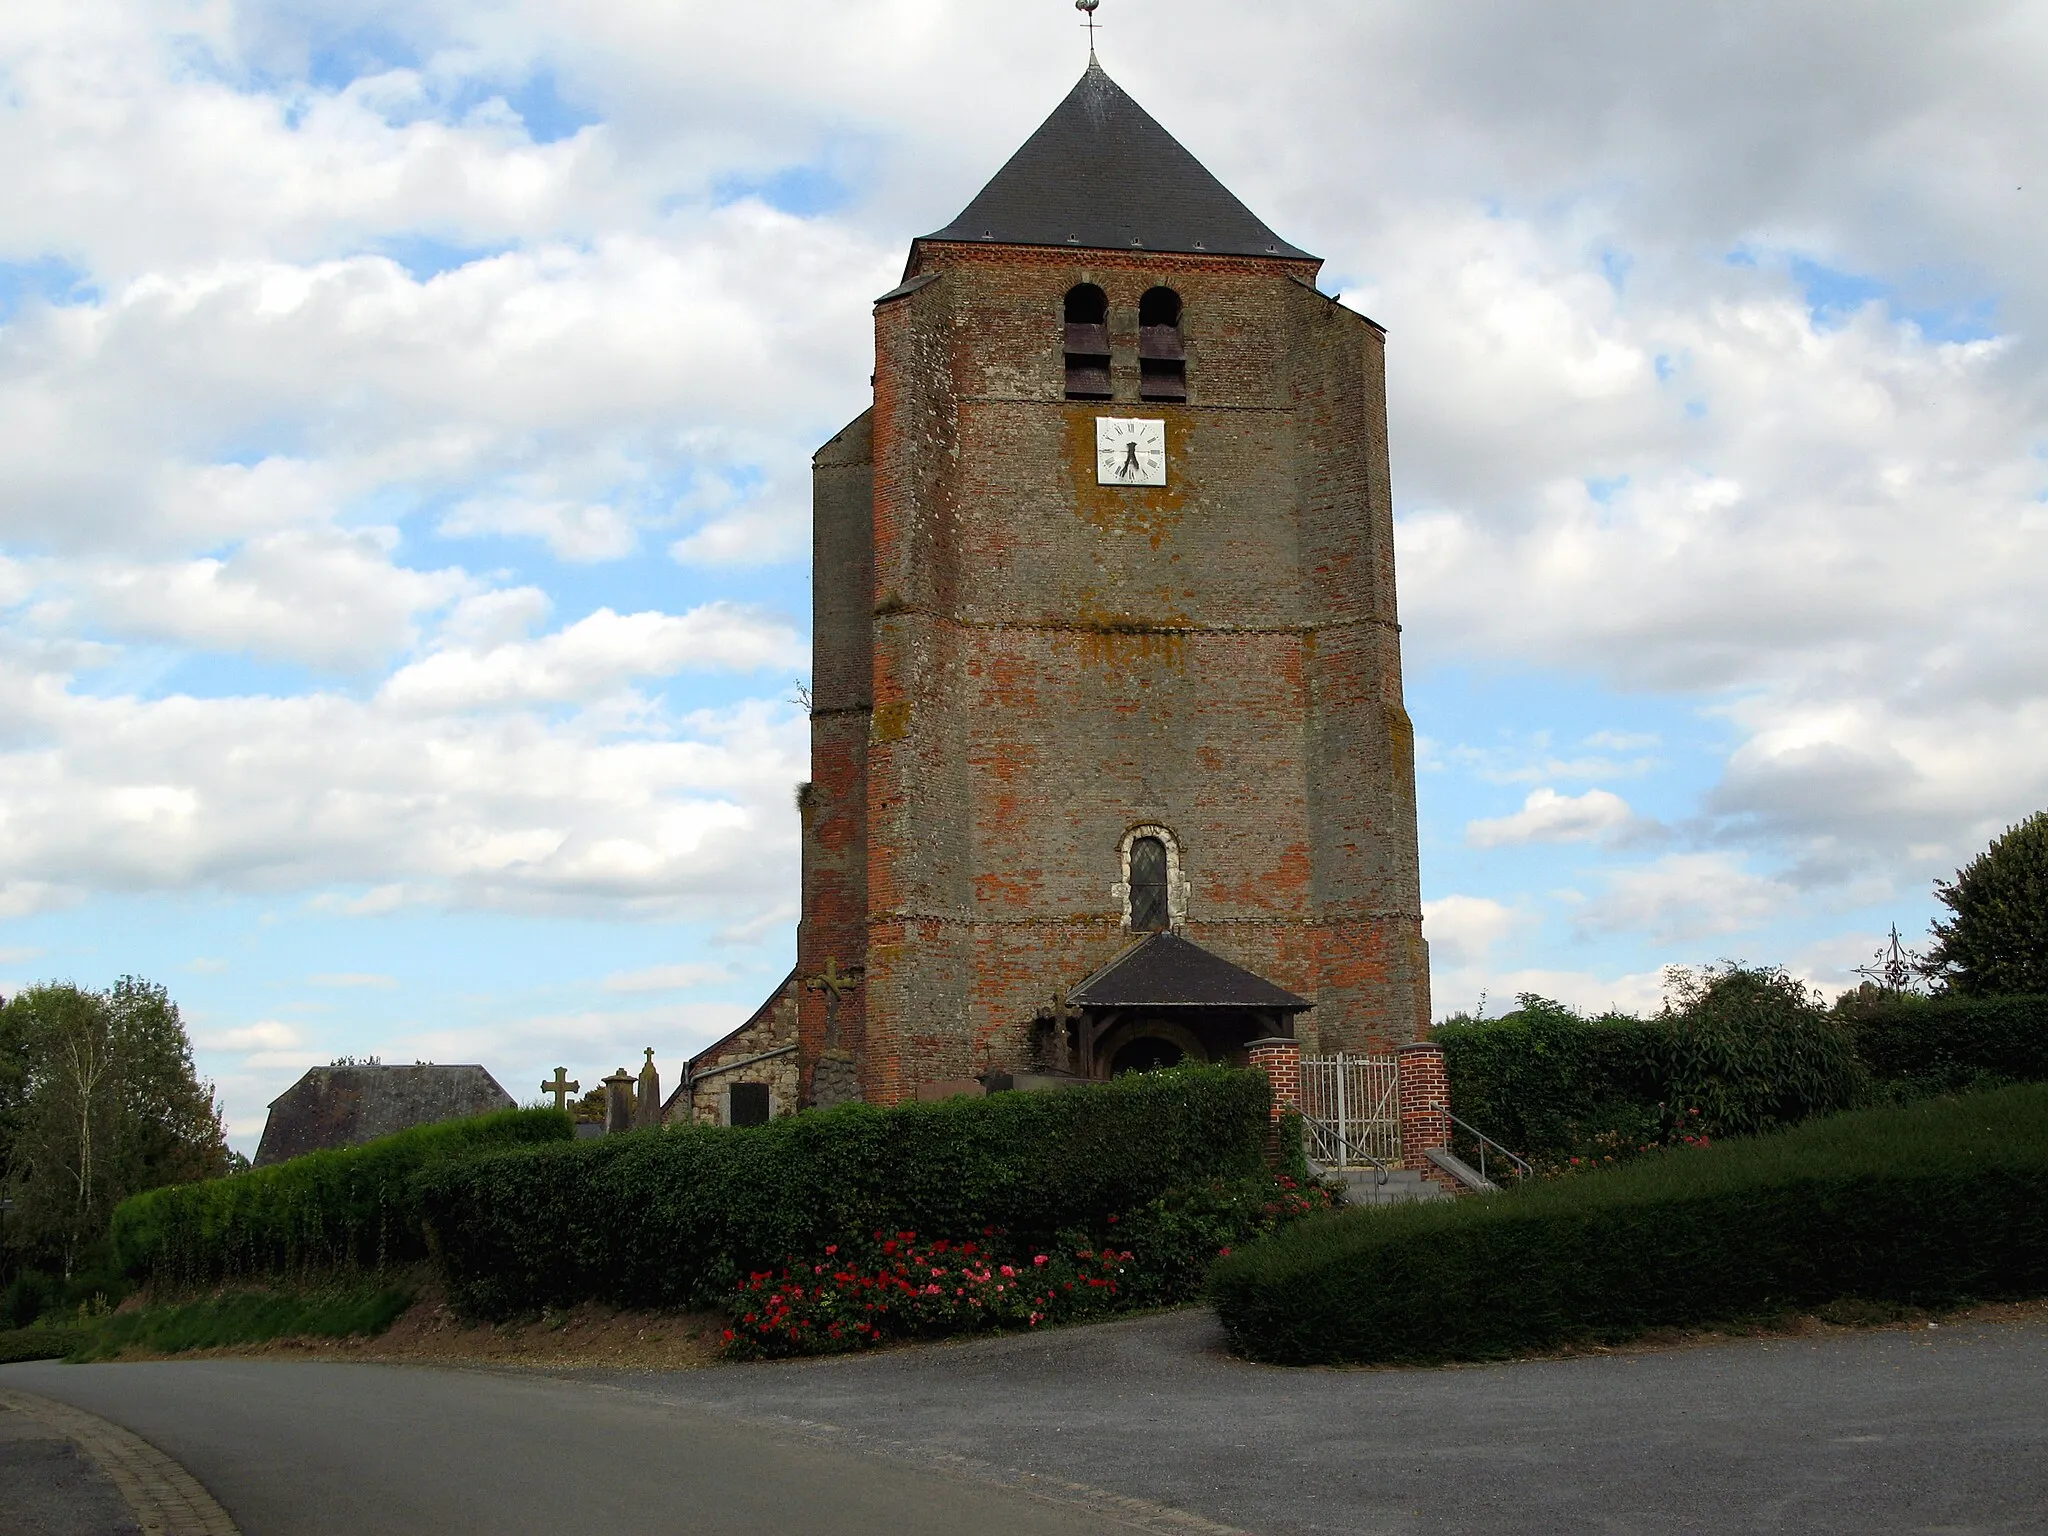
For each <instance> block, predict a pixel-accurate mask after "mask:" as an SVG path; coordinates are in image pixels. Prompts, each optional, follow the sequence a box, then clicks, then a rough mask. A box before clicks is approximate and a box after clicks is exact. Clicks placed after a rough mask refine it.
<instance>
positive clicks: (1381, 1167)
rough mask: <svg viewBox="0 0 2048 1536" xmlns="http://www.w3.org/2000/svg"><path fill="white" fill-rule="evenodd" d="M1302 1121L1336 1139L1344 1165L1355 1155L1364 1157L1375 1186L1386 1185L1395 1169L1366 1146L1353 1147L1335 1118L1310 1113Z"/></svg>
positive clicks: (1302, 1117)
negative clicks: (1372, 1172)
mask: <svg viewBox="0 0 2048 1536" xmlns="http://www.w3.org/2000/svg"><path fill="white" fill-rule="evenodd" d="M1295 1113H1296V1114H1301V1111H1299V1110H1296V1111H1295ZM1301 1123H1302V1124H1303V1125H1304V1126H1309V1125H1312V1126H1315V1127H1316V1128H1317V1129H1318V1130H1320V1131H1322V1132H1323V1133H1324V1134H1325V1135H1327V1136H1329V1137H1331V1138H1332V1139H1333V1140H1335V1142H1336V1143H1337V1146H1338V1148H1339V1154H1338V1155H1339V1156H1341V1157H1342V1158H1343V1159H1344V1166H1346V1167H1349V1166H1350V1165H1351V1160H1352V1159H1353V1158H1355V1157H1362V1158H1364V1159H1365V1160H1366V1161H1367V1162H1368V1163H1371V1164H1372V1166H1373V1170H1374V1175H1375V1176H1374V1178H1373V1181H1372V1182H1373V1186H1374V1188H1383V1187H1385V1185H1386V1182H1387V1179H1388V1177H1389V1176H1390V1175H1391V1174H1392V1173H1393V1169H1391V1168H1389V1167H1388V1166H1387V1165H1386V1164H1385V1163H1383V1162H1381V1161H1380V1160H1379V1159H1378V1158H1376V1157H1374V1156H1373V1155H1372V1154H1371V1153H1370V1152H1368V1151H1366V1150H1365V1148H1363V1147H1353V1146H1352V1144H1351V1138H1350V1137H1349V1136H1348V1135H1346V1134H1345V1131H1344V1127H1343V1126H1341V1125H1339V1124H1337V1123H1336V1122H1335V1121H1333V1120H1325V1119H1323V1118H1321V1117H1320V1116H1318V1115H1308V1114H1302V1115H1301Z"/></svg>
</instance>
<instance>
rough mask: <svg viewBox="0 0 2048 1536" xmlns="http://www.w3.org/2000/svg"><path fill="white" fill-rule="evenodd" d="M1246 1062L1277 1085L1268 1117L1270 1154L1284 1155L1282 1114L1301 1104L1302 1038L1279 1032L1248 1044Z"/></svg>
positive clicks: (1267, 1136) (1268, 1080) (1268, 1152)
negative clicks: (1290, 1037) (1281, 1135)
mask: <svg viewBox="0 0 2048 1536" xmlns="http://www.w3.org/2000/svg"><path fill="white" fill-rule="evenodd" d="M1245 1054H1246V1056H1247V1058H1248V1060H1247V1062H1246V1065H1247V1066H1252V1067H1256V1068H1257V1069H1258V1070H1259V1071H1261V1072H1263V1073H1265V1074H1266V1081H1267V1082H1269V1083H1271V1084H1272V1085H1273V1107H1272V1110H1271V1112H1270V1114H1269V1116H1268V1118H1267V1121H1266V1155H1267V1156H1268V1157H1275V1158H1277V1157H1278V1156H1279V1155H1280V1117H1281V1116H1282V1115H1284V1114H1286V1113H1287V1111H1288V1110H1290V1109H1300V1108H1301V1042H1300V1041H1298V1040H1287V1039H1282V1038H1279V1037H1278V1036H1275V1037H1274V1038H1272V1039H1268V1040H1254V1041H1253V1042H1252V1043H1251V1044H1250V1045H1248V1046H1246V1047H1245Z"/></svg>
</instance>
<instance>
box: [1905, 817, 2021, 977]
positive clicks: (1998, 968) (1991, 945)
mask: <svg viewBox="0 0 2048 1536" xmlns="http://www.w3.org/2000/svg"><path fill="white" fill-rule="evenodd" d="M1934 894H1935V897H1936V898H1937V899H1938V900H1939V901H1940V902H1941V904H1942V905H1943V906H1945V907H1947V908H1948V909H1949V912H1950V913H1951V914H1952V916H1951V917H1950V919H1949V921H1947V922H1937V923H1935V925H1934V948H1933V951H1932V952H1931V953H1930V954H1929V955H1928V958H1927V966H1928V970H1929V971H1930V972H1931V973H1933V974H1934V975H1936V976H1939V977H1940V978H1941V979H1942V980H1944V981H1945V982H1947V983H1948V986H1949V988H1950V990H1951V991H1954V992H1959V993H1961V994H1962V995H1963V996H1965V997H1994V996H1999V995H2002V994H2009V993H2039V992H2048V811H2036V812H2035V813H2034V814H2033V815H2032V816H2029V817H2028V818H2027V819H2026V820H2025V821H2023V822H2021V823H2020V824H2019V825H2018V826H2016V827H2008V828H2006V830H2005V833H2004V835H2003V836H2001V837H1997V838H1994V839H1993V840H1992V843H1991V846H1990V847H1988V848H1986V849H1985V850H1984V851H1983V852H1982V853H1980V854H1978V855H1977V857H1976V858H1974V859H1972V860H1970V862H1969V863H1967V864H1965V865H1964V866H1963V867H1962V868H1961V869H1959V870H1957V871H1956V877H1955V879H1953V880H1938V881H1936V882H1935V886H1934Z"/></svg>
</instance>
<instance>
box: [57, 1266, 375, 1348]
mask: <svg viewBox="0 0 2048 1536" xmlns="http://www.w3.org/2000/svg"><path fill="white" fill-rule="evenodd" d="M412 1298H413V1292H412V1290H411V1288H410V1287H407V1286H402V1285H389V1284H383V1285H379V1284H369V1285H362V1286H337V1287H333V1288H329V1289H324V1290H318V1291H307V1292H292V1291H230V1292H226V1293H223V1294H221V1295H218V1296H209V1297H205V1298H202V1299H200V1300H198V1301H187V1302H175V1303H169V1304H164V1305H157V1306H142V1307H137V1308H135V1309H134V1310H132V1311H126V1312H116V1313H113V1314H112V1315H110V1316H107V1317H104V1318H100V1319H97V1320H96V1321H94V1322H93V1323H91V1324H89V1325H87V1326H86V1327H84V1328H81V1329H78V1330H74V1331H75V1332H78V1333H80V1334H82V1335H83V1339H82V1342H81V1343H80V1344H78V1345H77V1346H76V1347H75V1348H73V1349H72V1350H71V1351H69V1352H68V1354H67V1356H66V1358H68V1359H71V1360H112V1359H114V1358H115V1357H116V1356H118V1355H121V1354H123V1353H124V1352H126V1351H128V1350H141V1351H147V1352H149V1353H152V1354H162V1355H179V1354H183V1353H185V1352H186V1351H187V1350H193V1349H219V1348H221V1347H223V1346H225V1345H231V1344H260V1343H263V1342H265V1341H267V1340H270V1339H285V1338H316V1339H339V1338H350V1337H373V1336H375V1335H377V1334H380V1333H382V1332H384V1331H385V1329H387V1328H389V1327H390V1326H391V1325H392V1323H393V1322H395V1321H396V1320H397V1319H398V1317H399V1316H400V1314H402V1313H403V1312H404V1311H405V1309H406V1308H407V1307H409V1306H411V1305H412Z"/></svg>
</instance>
